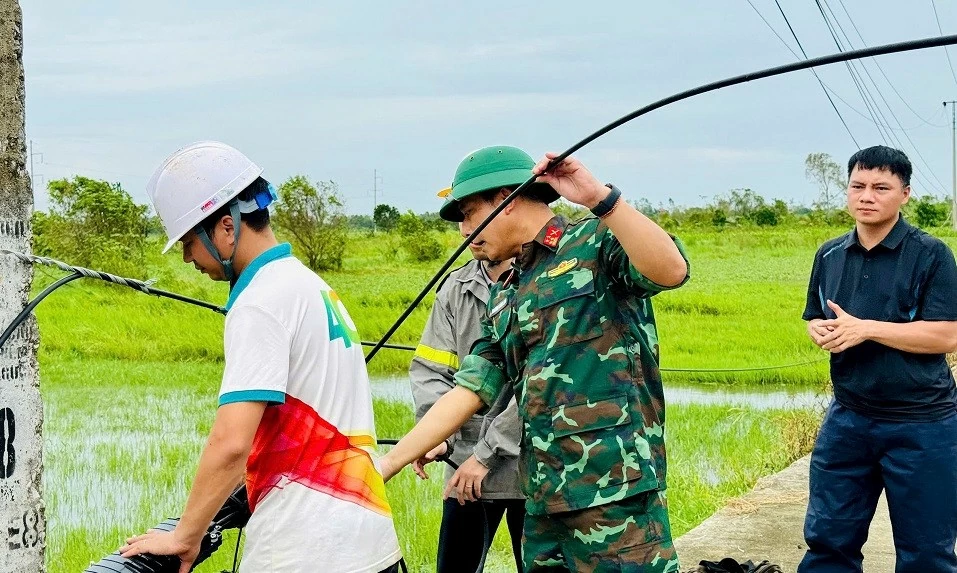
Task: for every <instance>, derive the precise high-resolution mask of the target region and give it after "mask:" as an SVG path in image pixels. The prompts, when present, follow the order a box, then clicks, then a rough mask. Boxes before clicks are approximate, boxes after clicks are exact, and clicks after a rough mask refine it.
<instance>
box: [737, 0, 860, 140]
mask: <svg viewBox="0 0 957 573" xmlns="http://www.w3.org/2000/svg"><path fill="white" fill-rule="evenodd" d="M748 3H749V4H750V0H748ZM774 3H775V4H777V6H778V11H779V12H781V17H782V18H784V22H785V24H787V25H788V30H791V36H793V37H794V41H795V42H797V45H798V48H800V50H801V53H802V54H804V60H805V61H807V60H808V57H807V52H805V51H804V46H802V45H801V40H798V37H797V34H795V33H794V28H793V27H791V22H790V21H789V20H788V17H787V15H786V14H785V13H784V8H782V7H781V4H780V2H778V0H774ZM751 7H752V8H754V5H753V4H752V5H751ZM754 10H755V11H757V8H754ZM759 14H760V12H759ZM761 19H762V20H764V17H763V16H762V17H761ZM765 23H767V20H765ZM768 26H770V24H768ZM773 29H774V28H772V30H773ZM775 34H777V32H775ZM778 37H779V38H780V36H778ZM782 41H783V40H782ZM792 53H793V52H792ZM795 56H797V54H795ZM811 73H812V74H814V77H815V79H817V83H819V84H821V89H822V90H824V95H825V96H826V97H827V101H829V102H831V108H832V109H834V113H836V114H837V117H838V119H840V120H841V124H842V125H843V126H844V130H845V131H847V134H848V135H850V136H851V141H853V142H854V145H856V146H857V147H860V146H861V144H860V143H858V142H857V138H856V137H854V134H853V133H851V128H850V127H848V126H847V122H846V121H844V116H843V115H841V112H840V110H838V109H837V105H835V104H834V100H833V99H831V94H830V93H828V89H827V88H826V87H824V82H822V81H821V78H820V77H818V75H817V72H816V71H814V70H813V69H812V70H811Z"/></svg>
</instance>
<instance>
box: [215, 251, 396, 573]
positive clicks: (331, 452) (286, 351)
mask: <svg viewBox="0 0 957 573" xmlns="http://www.w3.org/2000/svg"><path fill="white" fill-rule="evenodd" d="M290 252H291V249H290V247H289V245H288V244H282V245H279V246H277V247H273V248H272V249H270V250H268V251H266V252H265V253H263V254H262V255H260V256H259V257H257V258H256V259H255V260H254V261H253V262H252V263H251V264H250V265H249V266H248V267H247V268H246V269H244V270H243V273H242V274H241V275H240V277H239V279H238V280H237V282H236V285H235V286H234V287H233V289H232V291H231V293H230V297H229V302H228V303H227V308H228V309H229V312H228V314H227V316H226V333H225V348H226V368H225V372H224V374H223V384H222V388H221V389H220V394H219V404H220V405H223V404H230V403H234V402H249V401H256V402H269V403H270V404H269V406H268V407H267V408H266V411H265V413H264V414H263V419H262V421H261V422H260V424H259V428H258V430H257V432H256V437H255V440H254V442H253V447H252V451H251V452H250V455H249V459H248V461H247V463H246V487H247V490H248V493H249V501H250V506H251V508H252V509H253V513H252V518H251V519H250V520H249V525H248V526H247V529H246V531H247V534H248V537H247V539H246V545H245V551H244V553H243V561H242V565H241V571H243V572H250V573H252V572H255V573H279V572H282V573H305V572H310V573H312V572H315V571H323V572H329V573H338V572H343V573H345V572H350V573H351V572H355V573H360V572H361V573H375V572H378V571H382V570H383V569H386V568H387V567H389V566H391V565H393V564H394V563H395V562H397V561H398V560H399V558H400V557H401V554H400V551H399V544H398V539H397V538H396V533H395V527H394V525H393V523H392V513H391V509H390V508H389V504H388V501H387V499H386V494H385V484H384V483H383V481H382V476H381V474H380V473H379V470H378V468H377V467H376V465H375V463H374V460H373V457H372V454H373V451H374V450H373V448H374V446H375V424H374V422H373V414H372V395H371V389H370V386H369V377H368V374H367V372H366V366H365V359H364V355H363V353H362V349H361V346H360V344H359V335H358V333H357V332H356V329H355V325H354V324H353V322H352V319H351V318H349V315H348V313H347V312H346V309H345V307H344V306H343V305H342V302H341V301H340V300H339V297H338V296H336V293H335V292H333V291H332V289H330V288H329V285H327V284H326V283H325V282H324V281H323V280H322V279H321V278H319V276H317V275H316V274H315V273H313V272H312V271H310V270H309V269H308V268H306V266H305V265H303V264H302V263H301V262H299V260H297V259H295V258H293V257H292V256H290Z"/></svg>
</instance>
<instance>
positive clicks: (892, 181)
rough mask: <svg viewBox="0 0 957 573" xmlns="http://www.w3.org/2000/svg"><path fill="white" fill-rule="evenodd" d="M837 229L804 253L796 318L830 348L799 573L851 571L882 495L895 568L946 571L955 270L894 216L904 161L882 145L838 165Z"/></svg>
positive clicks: (954, 494) (935, 244) (952, 475)
mask: <svg viewBox="0 0 957 573" xmlns="http://www.w3.org/2000/svg"><path fill="white" fill-rule="evenodd" d="M847 169H848V176H849V179H850V181H849V182H848V188H847V208H848V210H849V211H850V213H851V215H852V216H853V217H854V220H855V221H856V222H857V224H856V225H855V229H854V230H852V231H851V232H849V233H847V234H845V235H843V236H841V237H838V238H836V239H833V240H831V241H828V242H826V243H824V245H823V246H822V247H821V248H820V249H818V251H817V255H815V257H814V267H813V269H812V271H811V280H810V284H809V286H808V294H807V306H806V308H805V310H804V320H807V321H808V327H807V328H808V334H809V335H810V337H811V340H813V341H814V343H815V344H817V345H818V346H820V347H821V348H823V349H824V350H827V351H829V352H831V380H832V381H833V384H834V401H833V402H832V403H831V406H830V408H829V409H828V412H827V415H826V416H825V418H824V423H823V424H822V426H821V431H820V435H819V436H818V439H817V443H816V444H815V446H814V453H813V454H812V456H811V472H810V500H809V502H808V509H807V518H806V520H805V524H804V536H805V539H806V540H807V545H808V550H807V553H806V554H805V556H804V560H803V561H802V562H801V565H800V567H799V568H798V571H799V572H800V573H817V572H827V573H831V572H845V571H854V572H859V571H861V570H862V569H861V567H862V565H861V563H862V556H861V547H862V546H863V545H864V542H865V540H866V539H867V531H868V528H869V525H870V522H871V518H872V517H873V516H874V510H875V508H876V506H877V501H878V498H880V495H881V491H882V490H884V491H886V493H887V503H888V506H889V508H890V516H891V524H892V526H893V531H894V544H895V549H896V552H897V573H905V572H911V571H914V572H916V571H920V572H921V573H931V572H944V571H946V572H957V557H955V555H954V543H955V539H957V388H955V384H954V378H953V376H952V375H951V372H950V369H949V368H948V367H947V363H946V361H945V360H944V354H945V353H947V352H952V351H954V350H955V347H957V265H955V264H954V256H953V254H952V253H951V251H950V249H949V248H948V247H947V246H946V245H945V244H944V243H943V242H941V241H940V240H939V239H936V238H934V237H931V236H930V235H928V234H926V233H924V232H923V231H920V230H918V229H916V228H914V227H912V226H911V225H909V224H908V223H907V222H906V221H904V219H903V218H902V217H901V216H900V208H901V205H903V204H904V203H906V202H907V200H908V199H909V197H910V192H911V190H910V176H911V164H910V161H909V160H908V159H907V156H906V155H904V154H903V153H902V152H900V151H898V150H896V149H891V148H889V147H884V146H876V147H870V148H867V149H863V150H861V151H858V152H857V153H855V154H854V155H853V156H852V157H851V159H850V161H848V165H847Z"/></svg>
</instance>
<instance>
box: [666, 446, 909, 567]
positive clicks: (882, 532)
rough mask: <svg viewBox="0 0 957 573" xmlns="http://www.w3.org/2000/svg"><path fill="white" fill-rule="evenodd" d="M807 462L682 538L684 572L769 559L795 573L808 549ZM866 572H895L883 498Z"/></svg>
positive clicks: (869, 544) (764, 481) (764, 483)
mask: <svg viewBox="0 0 957 573" xmlns="http://www.w3.org/2000/svg"><path fill="white" fill-rule="evenodd" d="M809 461H810V457H804V458H801V459H800V460H798V461H796V462H794V463H793V464H792V465H791V466H789V467H788V468H786V469H785V470H784V471H782V472H780V473H777V474H774V475H771V476H767V477H764V478H761V479H760V480H758V483H757V484H756V485H755V486H754V489H753V490H752V491H751V492H749V493H748V494H746V495H744V496H742V497H740V498H737V499H735V500H732V501H731V502H730V503H728V505H727V506H725V507H724V508H723V509H721V510H720V511H718V512H717V513H716V514H714V515H712V516H711V517H709V518H708V519H706V520H705V521H704V522H702V523H701V524H700V525H698V527H695V528H694V529H692V530H691V531H689V532H688V533H686V534H684V535H683V536H681V537H680V538H678V539H677V540H676V542H675V545H676V546H677V549H678V557H679V559H681V567H682V570H683V571H693V570H694V568H695V567H696V566H697V565H698V562H699V561H701V560H702V559H706V560H709V561H718V560H720V559H721V558H723V557H732V558H734V559H737V560H738V561H746V560H748V559H751V560H753V561H755V562H757V561H761V560H764V559H768V560H770V561H772V562H774V563H777V564H778V565H780V566H781V568H782V569H783V570H784V572H785V573H793V572H795V571H797V566H798V563H800V561H801V558H802V557H803V556H804V550H805V548H806V545H805V544H804V536H803V533H802V532H803V527H804V512H805V510H806V509H807V496H808V463H809ZM864 570H865V571H867V573H892V572H893V571H894V544H893V541H892V537H891V528H890V520H889V518H888V514H887V504H886V502H885V500H884V498H883V497H881V502H880V505H879V506H878V508H877V514H876V515H875V516H874V521H873V522H872V523H871V531H870V535H869V537H868V542H867V545H865V546H864Z"/></svg>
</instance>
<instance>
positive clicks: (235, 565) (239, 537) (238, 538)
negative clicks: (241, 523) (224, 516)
mask: <svg viewBox="0 0 957 573" xmlns="http://www.w3.org/2000/svg"><path fill="white" fill-rule="evenodd" d="M242 539H243V528H242V527H240V528H239V534H238V535H236V551H235V552H233V573H236V571H238V570H239V569H238V565H239V542H240V541H242Z"/></svg>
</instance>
